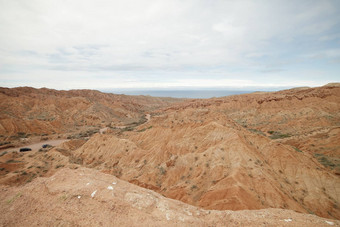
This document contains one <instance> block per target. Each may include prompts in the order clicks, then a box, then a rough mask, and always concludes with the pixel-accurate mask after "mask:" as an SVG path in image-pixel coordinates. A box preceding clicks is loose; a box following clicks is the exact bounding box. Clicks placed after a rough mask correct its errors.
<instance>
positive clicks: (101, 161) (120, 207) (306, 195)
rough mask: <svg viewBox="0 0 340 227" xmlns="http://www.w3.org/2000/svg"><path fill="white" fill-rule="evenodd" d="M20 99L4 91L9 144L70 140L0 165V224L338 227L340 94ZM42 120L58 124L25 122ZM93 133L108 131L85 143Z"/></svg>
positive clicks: (323, 90) (9, 155)
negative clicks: (39, 137)
mask: <svg viewBox="0 0 340 227" xmlns="http://www.w3.org/2000/svg"><path fill="white" fill-rule="evenodd" d="M20 89H21V88H17V89H2V93H1V95H2V100H4V101H2V102H1V105H2V106H3V107H4V109H6V111H2V112H1V119H2V120H1V123H2V133H1V134H2V138H3V141H2V143H6V142H8V141H14V140H15V137H13V135H15V133H17V132H21V131H24V133H26V137H28V139H29V138H30V135H29V136H27V134H31V135H32V136H33V135H34V133H36V134H38V133H44V134H48V135H47V136H45V137H48V138H49V137H53V135H54V134H53V132H55V134H56V135H59V136H60V137H63V136H64V137H66V136H67V137H69V139H70V140H69V141H67V142H65V143H63V144H61V145H59V146H56V147H49V148H44V149H40V150H39V151H32V152H27V153H18V152H10V151H6V152H2V153H1V154H0V155H1V157H0V168H1V178H0V183H1V184H2V186H1V190H2V193H1V198H2V203H3V206H1V207H2V213H6V210H10V212H7V213H6V215H3V217H2V218H0V219H1V223H2V224H4V225H5V224H6V225H7V224H12V225H22V224H30V223H31V224H32V223H35V224H39V223H47V221H50V222H51V223H50V224H65V225H76V224H79V225H86V224H92V225H100V224H103V225H109V223H110V222H111V221H115V222H116V223H120V224H121V225H133V224H136V223H140V224H144V225H159V224H167V225H176V224H177V225H181V224H186V225H190V224H191V225H194V224H200V225H237V224H242V225H272V226H280V225H293V226H303V225H308V226H310V225H315V226H320V225H326V226H328V225H339V222H338V221H336V220H335V219H339V218H340V210H339V199H340V193H339V188H340V181H339V174H340V169H339V167H340V165H339V164H340V163H339V156H340V154H339V147H340V139H339V138H340V134H339V133H340V111H339V110H340V86H339V85H338V84H330V85H327V86H324V87H319V88H300V89H291V90H285V91H279V92H270V93H252V94H245V95H237V96H229V97H223V98H214V99H206V100H201V99H199V100H176V99H163V98H162V99H160V98H152V97H134V96H116V95H110V94H103V93H100V92H96V91H86V92H83V91H82V92H83V93H82V95H79V94H78V93H79V92H80V91H70V92H67V91H63V92H60V91H54V90H48V89H43V90H35V89H32V88H25V89H23V91H19V90H20ZM24 90H25V92H24ZM28 91H30V92H28ZM28 94H30V95H28ZM33 94H34V95H33ZM56 94H57V95H56ZM87 94H88V95H89V96H87ZM54 95H55V96H56V97H53V96H54ZM59 96H60V97H59ZM79 96H81V97H79ZM93 96H98V97H100V98H97V99H94V98H93ZM36 97H46V99H47V100H49V101H48V102H47V103H48V104H44V102H43V100H40V101H38V100H39V99H37V98H36ZM75 97H77V98H75ZM89 97H91V98H89ZM103 97H107V98H105V99H104V98H103ZM118 98H121V100H120V101H119V102H118V103H119V106H115V105H113V104H112V103H116V102H117V101H115V99H118ZM123 98H124V99H123ZM72 99H76V100H77V101H75V102H74V104H73V105H70V104H67V105H66V104H65V103H63V102H64V101H65V102H66V103H69V102H71V100H72ZM78 99H79V100H90V101H88V102H89V104H87V105H84V104H81V103H80V102H79V100H78ZM14 100H16V101H14ZM127 100H128V101H127ZM125 101H127V103H128V104H126V103H125ZM98 102H100V103H101V104H100V105H99V104H98ZM14 103H15V105H14ZM79 103H80V104H79ZM103 103H105V105H106V106H105V105H104V104H103ZM109 104H110V105H111V106H110V105H109ZM137 104H138V105H137ZM82 105H84V106H82ZM117 105H118V104H117ZM15 106H17V108H15ZM51 106H53V107H51ZM60 106H63V107H64V109H63V110H62V111H59V108H60ZM80 106H82V108H83V109H81V111H78V108H80ZM94 106H99V107H98V108H94ZM103 106H105V108H104V107H103ZM25 107H26V109H25ZM32 107H35V108H33V109H34V110H35V111H32ZM20 108H22V109H20ZM40 110H44V111H45V113H46V114H45V115H44V116H51V115H52V113H53V114H54V115H53V116H57V117H56V118H55V119H54V120H50V121H46V122H45V121H42V120H41V119H37V117H36V116H34V115H30V113H37V111H38V112H39V111H40ZM50 110H51V111H50ZM52 110H53V111H52ZM109 110H110V111H112V112H110V111H109ZM97 111H98V116H99V120H93V119H97V118H96V116H97V115H96V112H97ZM106 111H109V113H106ZM117 111H118V112H120V113H123V114H122V115H118V114H117ZM68 113H73V115H70V116H69V115H68ZM145 114H151V118H150V120H148V119H147V117H145ZM29 116H31V118H30V117H29ZM87 116H93V118H90V117H87ZM117 116H120V117H117ZM147 116H148V115H147ZM106 117H107V118H106ZM8 119H11V120H8ZM49 119H50V118H49ZM57 119H58V121H59V122H60V123H58V124H59V125H61V127H60V128H58V127H57V126H58V124H56V125H53V124H54V123H53V122H54V121H57ZM66 119H68V120H66ZM72 119H74V121H73V120H72ZM89 119H91V120H89ZM102 121H104V122H102ZM8 122H10V123H8ZM13 122H15V123H13ZM32 122H40V123H41V125H44V127H45V128H44V127H43V126H41V127H40V128H39V130H41V131H39V130H38V129H37V128H35V127H33V126H30V125H31V124H32V125H34V124H33V123H32ZM78 122H80V123H82V125H81V126H82V127H80V126H77V124H80V123H78ZM133 122H135V123H133ZM40 123H39V124H40ZM44 123H46V124H44ZM22 124H24V125H25V126H24V128H20V127H23V126H21V125H22ZM45 125H46V126H45ZM91 125H95V126H97V127H98V128H100V127H107V130H105V131H102V133H95V134H94V135H92V136H90V137H89V138H84V137H79V134H80V133H79V131H81V130H83V129H84V128H85V129H88V128H90V127H91ZM124 126H127V127H124ZM72 127H79V130H78V131H77V130H74V129H73V128H72ZM18 128H20V130H18ZM25 130H26V131H25ZM44 130H46V131H44ZM49 130H51V131H49ZM72 130H74V131H72ZM15 136H20V135H15ZM18 143H19V142H18ZM7 145H8V144H7ZM97 171H100V172H101V173H99V172H97ZM37 177H38V178H37ZM36 178H37V179H36ZM117 178H119V180H118V179H117ZM110 181H115V182H119V183H118V184H117V185H112V189H111V188H110V187H108V186H109V185H110ZM92 182H95V183H93V185H92ZM128 182H129V183H128ZM88 183H89V184H88ZM111 183H112V182H111ZM131 183H132V184H131ZM133 184H134V185H133ZM136 185H137V186H136ZM138 186H139V187H138ZM140 187H142V188H140ZM143 188H145V189H143ZM150 190H152V191H150ZM95 191H96V192H95ZM39 193H40V194H41V196H39ZM93 193H95V195H94V196H93V197H92V196H91V195H92V194H93ZM96 193H98V194H96ZM79 196H80V198H79ZM163 196H164V197H167V198H164V197H163ZM171 199H175V200H171ZM176 200H177V201H176ZM178 200H179V201H181V202H184V203H181V202H179V201H178ZM47 201H49V202H47ZM32 202H34V204H37V205H34V206H32V205H29V204H31V203H32ZM51 204H54V205H53V206H52V205H51ZM164 204H166V205H164ZM187 204H190V205H187ZM47 207H52V208H51V209H50V210H49V209H47ZM272 208H276V209H272ZM259 209H262V210H260V211H258V210H259ZM263 209H264V210H263ZM24 210H25V211H24ZM34 210H35V211H34ZM217 210H220V211H217ZM230 210H234V211H235V210H247V211H237V212H236V211H235V212H233V211H230ZM250 210H254V211H250ZM57 211H58V212H59V213H58V212H57ZM35 212H37V213H36V216H37V215H39V213H40V214H41V215H42V216H43V217H45V218H46V217H51V215H52V214H53V213H55V212H57V213H58V215H57V216H58V217H56V218H55V219H51V218H50V219H48V220H47V219H44V218H34V217H36V216H34V215H33V216H32V217H30V218H27V216H31V215H32V214H33V213H35ZM72 212H73V215H71V214H72ZM296 212H298V213H296ZM129 214H131V215H129ZM189 214H191V215H189ZM91 215H92V216H91ZM315 215H318V216H320V217H325V218H330V219H333V220H326V219H322V218H320V217H317V216H315ZM117 216H119V217H117Z"/></svg>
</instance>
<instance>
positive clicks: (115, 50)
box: [0, 0, 340, 86]
mask: <svg viewBox="0 0 340 227" xmlns="http://www.w3.org/2000/svg"><path fill="white" fill-rule="evenodd" d="M338 5H339V4H337V3H336V2H335V1H326V0H325V1H222V0H221V1H198V0H197V1H194V0H191V1H190V0H189V1H180V0H169V1H157V0H143V1H142V0H135V1H133V0H125V1H109V0H99V1H90V0H73V1H52V0H30V1H25V0H17V1H6V0H0V34H1V36H0V79H1V80H2V81H5V80H6V81H8V80H9V79H10V78H9V76H10V75H11V74H10V73H11V72H17V74H16V75H17V76H20V75H22V78H23V79H24V78H25V80H23V81H25V82H27V81H28V78H27V76H26V75H35V74H39V75H41V74H40V73H41V72H44V77H45V78H47V79H46V81H48V78H49V76H52V75H59V76H60V75H71V74H72V77H70V76H67V77H66V78H67V79H71V80H73V78H78V76H76V75H85V74H86V75H89V74H90V73H93V72H96V73H97V75H98V76H103V75H105V78H110V77H112V80H113V81H115V83H116V84H117V82H119V81H121V76H128V77H131V78H134V79H135V80H136V82H135V84H133V86H138V83H139V82H140V86H144V85H145V84H144V85H143V83H142V82H141V81H142V79H143V78H153V79H154V77H153V75H154V73H155V72H157V73H158V74H159V78H158V81H160V80H162V79H164V78H161V77H162V76H163V77H166V76H167V74H164V72H177V75H175V77H181V76H186V74H185V72H187V71H191V72H206V75H205V77H210V74H209V73H211V72H212V71H214V70H215V69H216V68H217V71H219V72H221V73H224V74H223V75H227V76H220V77H227V79H229V80H235V78H234V77H235V75H236V74H233V73H234V72H235V70H236V71H237V70H238V72H239V73H237V76H238V77H241V79H243V80H250V79H251V78H252V77H253V76H252V75H251V74H250V73H245V74H244V75H242V74H240V72H242V71H251V70H258V71H259V72H261V71H268V72H269V71H270V72H271V71H273V70H274V69H277V68H280V69H281V68H282V66H283V67H288V68H289V66H290V65H291V64H292V63H286V64H281V63H280V62H287V60H286V59H284V58H287V56H286V55H287V52H289V55H290V57H289V59H290V61H289V62H293V61H295V60H298V59H295V58H299V57H301V56H302V55H306V54H310V51H307V52H306V51H305V50H303V49H302V47H301V46H302V45H299V42H301V40H305V42H310V43H311V44H315V43H317V42H323V43H324V42H327V40H330V39H328V38H327V37H335V38H333V39H331V40H334V39H336V37H337V36H335V35H334V34H332V29H333V30H334V27H335V26H336V24H338V23H339V15H340V13H339V9H338V8H339V7H337V6H338ZM297 41H299V42H297ZM314 46H316V45H313V48H315V47H314ZM321 48H323V47H321ZM296 50H299V51H300V52H302V53H298V52H295V51H296ZM318 51H323V49H322V50H320V49H319V50H315V52H318ZM329 53H330V54H328V55H327V56H328V57H329V56H331V57H332V52H331V51H330V52H329ZM335 57H337V56H335ZM262 58H268V59H270V61H271V62H268V60H267V59H265V60H263V59H262ZM269 64H272V65H273V66H272V68H269V69H268V65H269ZM147 71H150V73H149V74H147V73H143V78H139V77H140V74H141V72H147ZM18 72H21V74H18ZM71 72H72V73H71ZM127 72H132V73H134V75H131V74H130V73H127ZM99 74H100V75H99ZM91 75H93V74H91ZM118 75H119V76H118ZM197 75H198V76H202V74H197ZM73 76H75V77H73ZM254 76H255V74H254ZM202 77H203V76H202ZM91 78H93V77H91ZM191 78H192V75H190V77H187V78H185V79H191ZM169 79H170V78H168V79H165V80H164V81H168V80H169ZM40 80H41V81H44V78H43V77H41V78H40ZM252 80H254V79H252ZM255 80H256V79H255ZM154 81H155V84H157V83H158V82H157V79H156V80H154ZM259 82H260V83H261V82H262V83H264V80H263V81H259ZM78 83H82V84H83V83H84V86H85V85H86V83H87V84H88V86H91V85H92V84H93V82H92V81H90V80H88V81H86V78H85V79H84V80H83V81H82V82H78ZM125 84H126V83H125V82H124V83H123V85H124V86H125ZM123 85H122V86H123ZM145 86H146V85H145Z"/></svg>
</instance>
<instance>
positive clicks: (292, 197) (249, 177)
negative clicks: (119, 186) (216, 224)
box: [73, 108, 340, 218]
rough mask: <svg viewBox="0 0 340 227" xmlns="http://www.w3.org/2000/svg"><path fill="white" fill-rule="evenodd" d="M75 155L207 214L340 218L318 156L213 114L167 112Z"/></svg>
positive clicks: (336, 184) (331, 178)
mask: <svg viewBox="0 0 340 227" xmlns="http://www.w3.org/2000/svg"><path fill="white" fill-rule="evenodd" d="M73 155H74V156H75V157H77V158H79V160H81V161H82V162H83V164H84V165H85V166H88V167H94V168H97V169H101V170H102V171H104V172H107V173H111V174H113V175H116V176H118V177H120V178H121V179H124V180H127V181H130V182H132V183H135V184H137V185H140V186H143V187H146V188H149V189H152V190H155V191H157V192H160V193H162V194H163V195H165V196H167V197H170V198H174V199H178V200H181V201H183V202H186V203H189V204H192V205H196V206H200V207H203V208H206V209H218V210H226V209H232V210H242V209H262V208H268V207H276V208H287V209H292V210H296V211H299V212H305V213H315V214H317V215H320V216H324V217H333V218H339V217H340V211H339V209H338V206H339V202H340V201H339V196H340V194H339V188H340V180H339V178H338V177H337V176H336V175H334V174H333V173H332V172H329V171H328V170H327V169H326V168H325V167H324V166H322V165H321V164H319V163H318V162H317V161H316V159H314V158H313V156H312V155H310V154H308V153H306V152H298V151H296V150H295V149H294V148H293V147H291V146H288V145H284V144H282V143H280V142H277V141H275V140H271V139H270V138H267V137H265V136H262V135H258V134H256V133H253V132H250V131H248V130H247V129H245V128H243V127H242V126H240V125H238V124H237V123H236V122H235V121H233V120H232V119H230V118H228V117H227V116H226V115H223V114H221V113H218V112H213V111H210V110H208V109H198V108H185V109H184V110H179V111H168V112H166V113H163V114H161V115H159V116H154V117H153V118H152V119H151V121H149V122H148V123H146V124H143V125H141V126H139V128H138V129H137V130H136V131H131V132H125V133H124V134H123V135H120V136H117V135H99V134H98V135H95V136H94V137H92V138H91V139H90V140H89V141H88V142H87V143H85V144H84V145H83V146H82V147H80V148H79V149H77V150H75V151H74V153H73Z"/></svg>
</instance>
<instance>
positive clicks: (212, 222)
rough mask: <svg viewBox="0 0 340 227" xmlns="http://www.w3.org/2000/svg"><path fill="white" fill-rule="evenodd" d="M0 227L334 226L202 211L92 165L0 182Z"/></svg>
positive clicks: (277, 212)
mask: <svg viewBox="0 0 340 227" xmlns="http://www.w3.org/2000/svg"><path fill="white" fill-rule="evenodd" d="M0 192H1V193H0V201H1V206H0V212H1V216H0V225H1V226H40V225H42V226H340V222H339V221H335V220H329V219H324V218H320V217H318V216H315V215H310V214H309V215H306V214H301V213H296V212H294V211H290V210H282V209H265V210H256V211H249V210H245V211H216V210H203V209H200V208H197V207H193V206H190V205H187V204H184V203H181V202H179V201H176V200H172V199H167V198H165V197H163V196H161V195H159V194H157V193H155V192H153V191H151V190H147V189H143V188H140V187H138V186H135V185H133V184H129V183H127V182H125V181H121V180H119V179H117V178H116V177H114V176H112V175H108V174H103V173H100V172H97V171H95V170H92V169H86V168H80V169H77V170H71V169H67V168H65V169H62V170H60V171H58V172H57V173H56V174H55V175H53V176H51V177H49V178H38V179H36V180H34V181H33V182H31V183H29V184H26V185H25V186H20V187H8V186H0Z"/></svg>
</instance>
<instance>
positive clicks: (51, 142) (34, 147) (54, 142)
mask: <svg viewBox="0 0 340 227" xmlns="http://www.w3.org/2000/svg"><path fill="white" fill-rule="evenodd" d="M66 141H68V140H66V139H60V140H46V141H41V142H39V143H32V144H25V145H22V146H21V147H13V148H7V149H4V150H1V151H19V150H20V148H23V147H29V148H31V149H32V151H38V150H39V149H40V148H41V147H42V145H44V144H49V145H52V146H58V145H59V144H62V143H63V142H66Z"/></svg>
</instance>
